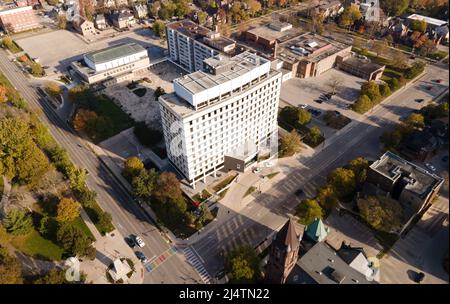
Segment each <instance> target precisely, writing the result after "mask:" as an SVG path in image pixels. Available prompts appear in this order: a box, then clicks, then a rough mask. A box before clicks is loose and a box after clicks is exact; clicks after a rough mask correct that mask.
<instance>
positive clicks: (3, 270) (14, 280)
mask: <svg viewBox="0 0 450 304" xmlns="http://www.w3.org/2000/svg"><path fill="white" fill-rule="evenodd" d="M22 283H23V278H22V266H21V264H20V262H19V261H18V260H17V258H16V257H13V256H11V255H10V254H9V253H8V251H7V250H6V248H4V247H2V246H0V284H22Z"/></svg>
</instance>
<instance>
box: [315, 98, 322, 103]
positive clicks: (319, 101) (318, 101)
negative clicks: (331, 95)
mask: <svg viewBox="0 0 450 304" xmlns="http://www.w3.org/2000/svg"><path fill="white" fill-rule="evenodd" d="M314 102H317V103H322V102H323V100H320V99H314Z"/></svg>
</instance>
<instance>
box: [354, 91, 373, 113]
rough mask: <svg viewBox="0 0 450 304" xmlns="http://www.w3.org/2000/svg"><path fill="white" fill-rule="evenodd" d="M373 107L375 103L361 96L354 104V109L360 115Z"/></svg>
mask: <svg viewBox="0 0 450 304" xmlns="http://www.w3.org/2000/svg"><path fill="white" fill-rule="evenodd" d="M372 107H373V102H372V101H371V100H370V98H369V97H368V96H367V95H360V96H359V97H358V99H357V100H356V101H355V102H354V103H353V104H352V109H353V111H355V112H358V113H360V114H362V113H365V112H367V111H368V110H370V109H371V108H372Z"/></svg>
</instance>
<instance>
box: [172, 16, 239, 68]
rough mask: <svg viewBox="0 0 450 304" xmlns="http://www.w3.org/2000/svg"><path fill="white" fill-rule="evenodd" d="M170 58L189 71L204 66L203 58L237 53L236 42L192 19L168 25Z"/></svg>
mask: <svg viewBox="0 0 450 304" xmlns="http://www.w3.org/2000/svg"><path fill="white" fill-rule="evenodd" d="M166 37H167V45H168V48H169V58H170V60H171V61H173V62H175V63H177V64H178V65H180V66H181V67H182V68H184V69H185V70H187V71H189V72H194V71H199V70H201V69H202V68H203V60H204V59H207V58H210V57H213V56H216V55H219V54H221V55H226V56H233V55H235V47H236V42H235V41H234V40H232V39H229V38H226V37H223V36H221V34H220V33H219V32H217V31H212V30H210V29H208V28H206V27H204V26H201V25H198V24H197V23H195V22H193V21H191V20H182V21H176V22H172V23H169V24H167V25H166Z"/></svg>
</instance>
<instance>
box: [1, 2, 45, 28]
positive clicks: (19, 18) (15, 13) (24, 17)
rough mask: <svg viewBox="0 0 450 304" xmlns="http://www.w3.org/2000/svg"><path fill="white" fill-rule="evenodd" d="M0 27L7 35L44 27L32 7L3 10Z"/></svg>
mask: <svg viewBox="0 0 450 304" xmlns="http://www.w3.org/2000/svg"><path fill="white" fill-rule="evenodd" d="M0 26H1V27H2V28H3V30H4V31H5V32H6V33H18V32H23V31H29V30H33V29H37V28H41V27H42V26H41V24H40V23H39V20H38V18H37V16H36V14H35V12H34V10H33V7H31V6H22V7H15V8H9V9H5V10H1V11H0Z"/></svg>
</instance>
